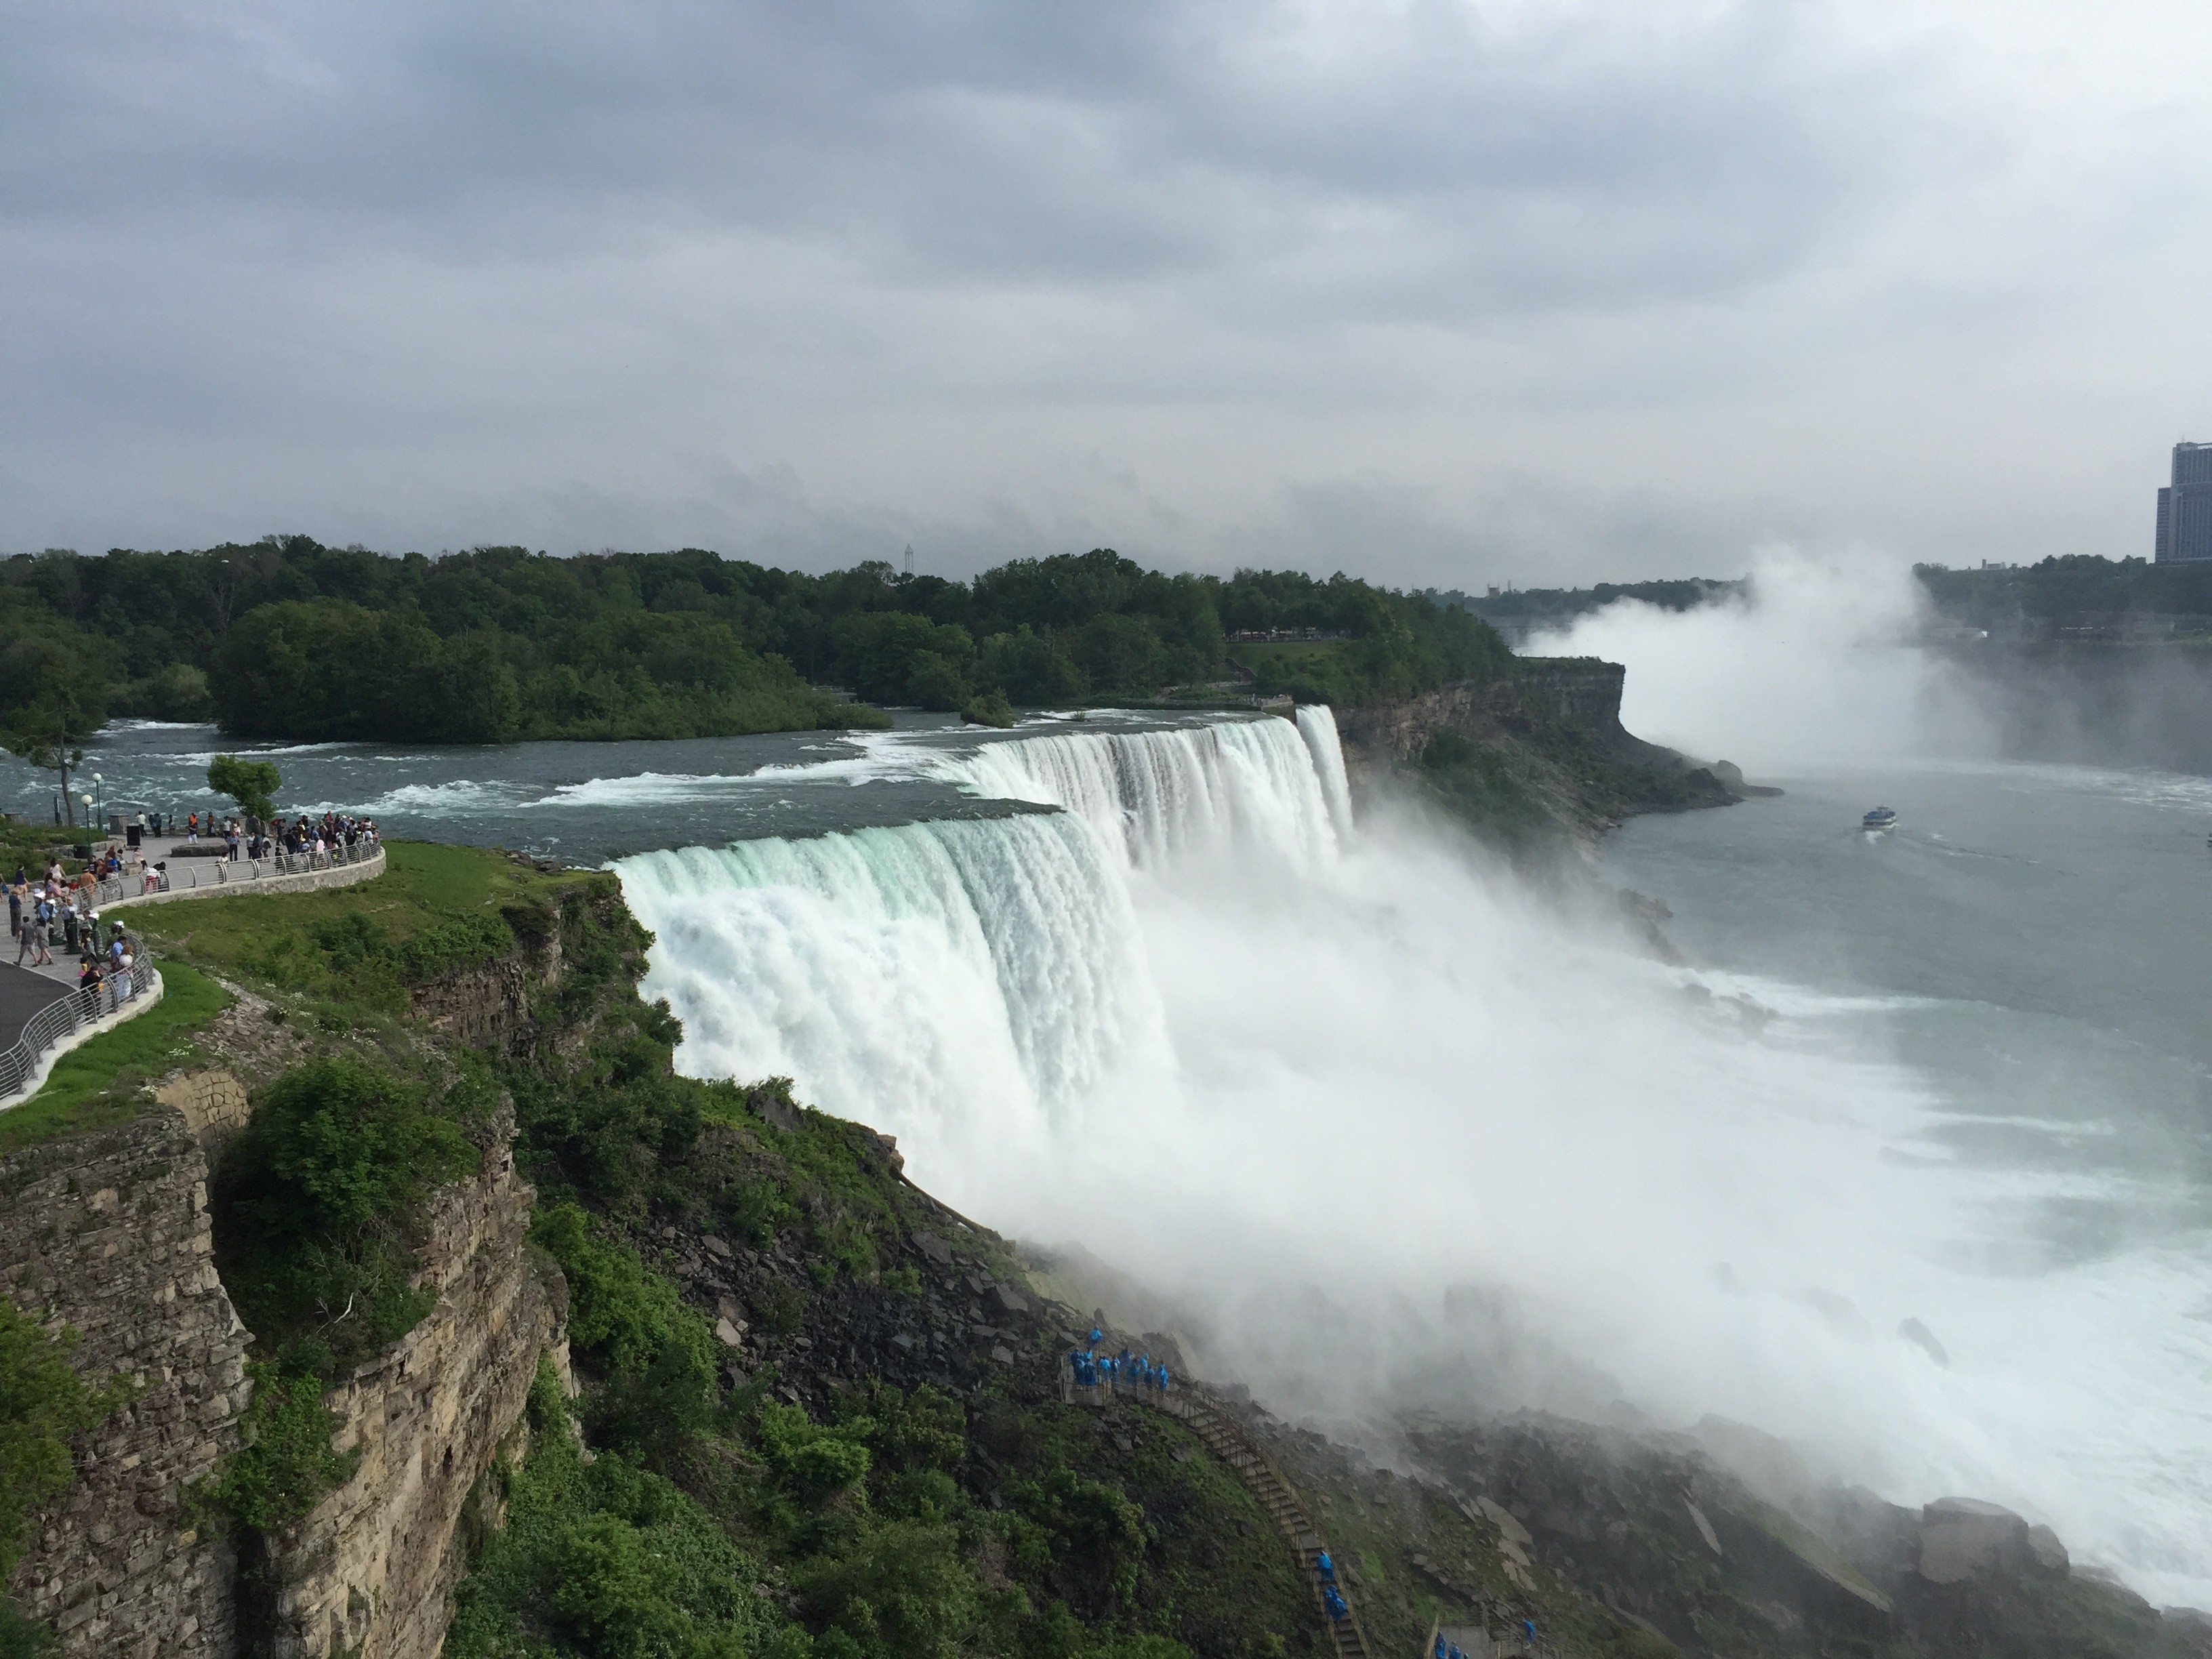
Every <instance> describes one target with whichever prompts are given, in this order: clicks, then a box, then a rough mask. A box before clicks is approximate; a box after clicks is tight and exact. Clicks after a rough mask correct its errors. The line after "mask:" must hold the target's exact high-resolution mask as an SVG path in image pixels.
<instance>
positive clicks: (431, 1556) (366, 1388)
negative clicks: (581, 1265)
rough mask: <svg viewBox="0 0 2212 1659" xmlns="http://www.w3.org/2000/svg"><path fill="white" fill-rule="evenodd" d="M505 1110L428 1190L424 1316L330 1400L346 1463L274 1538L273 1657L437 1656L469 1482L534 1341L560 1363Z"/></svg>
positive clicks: (519, 1391) (561, 1305)
mask: <svg viewBox="0 0 2212 1659" xmlns="http://www.w3.org/2000/svg"><path fill="white" fill-rule="evenodd" d="M512 1139H513V1120H512V1118H511V1117H507V1118H505V1119H502V1120H501V1122H500V1123H499V1124H498V1126H497V1127H496V1131H495V1135H494V1138H493V1141H492V1146H491V1150H490V1151H489V1152H487V1153H486V1155H485V1158H484V1169H483V1173H482V1174H481V1175H480V1176H477V1178H476V1179H474V1180H472V1181H468V1182H462V1183H460V1184H459V1185H458V1186H455V1187H452V1188H447V1190H446V1191H445V1192H443V1193H442V1194H440V1195H439V1199H438V1201H437V1207H436V1212H435V1215H434V1217H433V1218H432V1221H431V1225H430V1228H429V1239H428V1243H427V1244H426V1245H425V1246H424V1249H423V1258H424V1266H423V1278H422V1282H423V1284H424V1285H426V1286H428V1288H429V1289H431V1290H432V1291H435V1294H436V1296H437V1305H436V1307H435V1309H434V1310H433V1311H432V1312H431V1314H430V1316H428V1318H426V1319H425V1320H423V1322H422V1323H421V1324H419V1325H417V1326H416V1328H414V1329H413V1330H412V1331H410V1332H409V1333H408V1334H406V1335H405V1336H404V1337H403V1338H401V1339H400V1340H399V1342H398V1346H395V1347H393V1348H392V1349H391V1350H390V1351H389V1352H386V1353H385V1354H383V1355H381V1356H380V1357H379V1358H377V1359H376V1360H375V1361H374V1363H373V1364H368V1365H364V1366H362V1368H361V1369H360V1370H357V1371H356V1372H355V1373H354V1374H353V1376H351V1377H350V1378H349V1379H348V1380H347V1381H346V1382H345V1383H344V1384H343V1386H341V1387H340V1388H338V1389H334V1390H333V1391H332V1392H331V1395H329V1396H328V1399H327V1403H328V1404H330V1405H331V1407H333V1408H334V1409H335V1410H336V1411H337V1414H338V1417H339V1419H340V1421H341V1423H342V1424H343V1428H342V1429H341V1430H340V1431H339V1433H338V1436H337V1445H338V1446H339V1447H340V1448H341V1449H358V1450H359V1451H360V1453H361V1461H360V1462H359V1464H358V1465H357V1466H356V1468H355V1471H354V1474H353V1475H352V1478H351V1479H349V1480H348V1481H347V1482H346V1483H345V1485H344V1486H342V1487H340V1488H339V1489H338V1490H337V1492H333V1493H332V1494H331V1496H330V1497H329V1498H325V1500H324V1502H323V1503H322V1504H321V1505H320V1506H319V1508H317V1509H316V1510H315V1511H314V1513H313V1514H312V1515H310V1516H308V1517H307V1519H306V1520H305V1521H303V1522H300V1523H299V1524H298V1525H297V1526H295V1527H293V1528H289V1529H288V1530H287V1531H286V1532H284V1533H283V1534H281V1535H280V1536H278V1537H276V1538H274V1539H271V1540H270V1542H269V1565H270V1569H271V1570H272V1577H273V1579H274V1582H275V1583H276V1584H277V1585H278V1586H279V1587H280V1588H279V1589H278V1590H277V1593H276V1596H275V1598H274V1606H273V1607H271V1608H270V1609H269V1613H270V1618H269V1623H270V1628H269V1629H268V1630H267V1631H266V1632H256V1634H257V1635H259V1636H260V1637H262V1638H263V1639H264V1640H265V1644H266V1650H267V1651H268V1652H269V1653H270V1655H271V1656H272V1659H338V1656H345V1659H434V1656H435V1654H436V1653H437V1652H438V1650H439V1647H440V1644H441V1643H442V1642H443V1641H444V1639H445V1633H446V1622H447V1619H448V1618H449V1617H450V1616H451V1613H452V1603H451V1597H452V1594H453V1586H454V1585H455V1584H456V1583H459V1579H460V1577H461V1574H462V1572H463V1571H464V1570H465V1567H466V1565H467V1561H466V1553H465V1547H456V1546H457V1540H458V1539H459V1534H460V1528H461V1522H462V1516H463V1512H464V1510H465V1507H466V1505H467V1504H468V1500H469V1494H470V1492H471V1489H472V1488H473V1487H474V1486H475V1485H476V1483H477V1480H480V1479H481V1478H482V1477H483V1474H485V1472H486V1471H487V1470H489V1468H491V1465H492V1460H493V1458H494V1457H495V1455H497V1454H498V1452H499V1450H500V1448H501V1444H502V1443H503V1442H504V1441H505V1440H506V1439H507V1436H508V1435H509V1433H510V1431H513V1429H514V1427H515V1425H517V1423H518V1422H519V1421H520V1419H521V1417H522V1410H523V1406H524V1403H525V1401H526V1399H527V1398H528V1396H529V1393H530V1383H531V1378H532V1375H533V1373H534V1372H535V1370H536V1369H537V1364H538V1356H539V1355H540V1354H544V1353H548V1352H550V1353H551V1354H553V1355H554V1356H555V1361H556V1365H557V1367H558V1368H559V1369H560V1370H561V1371H562V1373H563V1375H565V1374H566V1371H567V1369H568V1346H567V1343H566V1340H564V1338H563V1335H562V1318H563V1316H564V1315H565V1313H566V1311H567V1305H568V1287H567V1286H566V1285H564V1284H563V1283H562V1279H561V1275H560V1273H559V1272H558V1270H557V1269H554V1268H552V1267H550V1264H546V1263H544V1262H543V1261H542V1258H541V1259H537V1260H533V1258H532V1255H531V1253H530V1252H529V1251H528V1250H527V1249H526V1248H525V1244H526V1239H527V1237H528V1234H529V1230H530V1211H531V1205H532V1200H533V1198H534V1196H535V1194H532V1191H531V1189H530V1188H529V1187H528V1186H526V1184H524V1183H523V1182H521V1181H520V1179H518V1178H517V1176H516V1175H515V1170H514V1158H513V1152H511V1150H510V1146H509V1143H510V1142H511V1140H512Z"/></svg>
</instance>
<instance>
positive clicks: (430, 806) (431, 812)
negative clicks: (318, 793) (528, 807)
mask: <svg viewBox="0 0 2212 1659" xmlns="http://www.w3.org/2000/svg"><path fill="white" fill-rule="evenodd" d="M529 793H530V792H529V789H528V787H526V786H523V785H518V784H512V783H501V782H478V781H475V780H473V779H471V778H456V779H454V780H453V781H452V782H450V783H403V784H401V785H400V786H399V787H398V788H397V789H391V790H387V791H386V792H385V793H383V794H381V795H379V796H378V797H377V798H376V799H374V800H371V801H367V802H362V801H349V800H324V801H317V802H315V803H314V804H313V805H308V806H299V807H294V808H292V809H291V810H292V811H296V812H351V813H355V814H357V815H358V816H361V817H372V818H373V817H379V816H382V815H388V814H390V813H393V812H411V813H415V814H417V815H419V816H421V817H437V816H440V815H441V814H444V813H448V812H450V813H453V814H455V815H456V816H463V815H465V814H467V813H470V812H474V811H483V809H485V808H487V807H503V806H513V805H520V804H523V803H524V802H525V799H526V797H527V795H528V794H529Z"/></svg>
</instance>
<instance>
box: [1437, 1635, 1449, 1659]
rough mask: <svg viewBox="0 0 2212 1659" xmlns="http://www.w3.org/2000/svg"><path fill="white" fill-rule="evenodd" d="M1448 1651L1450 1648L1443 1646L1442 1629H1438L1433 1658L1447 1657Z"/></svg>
mask: <svg viewBox="0 0 2212 1659" xmlns="http://www.w3.org/2000/svg"><path fill="white" fill-rule="evenodd" d="M1449 1651H1450V1650H1448V1649H1447V1648H1446V1647H1445V1646H1444V1638H1443V1632H1442V1631H1438V1632H1437V1651H1436V1656H1435V1659H1449Z"/></svg>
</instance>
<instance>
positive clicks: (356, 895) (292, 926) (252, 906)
mask: <svg viewBox="0 0 2212 1659" xmlns="http://www.w3.org/2000/svg"><path fill="white" fill-rule="evenodd" d="M384 850H385V857H386V864H385V872H384V873H383V874H382V875H380V876H378V877H376V878H374V879H373V880H371V881H368V882H364V883H362V884H360V885H358V886H355V887H333V888H330V889H327V890H324V891H322V892H316V893H267V894H258V895H241V896H237V897H232V896H228V895H225V896H222V897H219V898H209V899H186V900H184V901H181V902H178V903H174V904H151V905H147V906H145V907H143V908H139V909H136V910H134V911H132V912H131V925H132V926H133V927H136V928H137V930H138V931H139V932H140V933H143V934H144V935H145V936H146V939H147V941H148V943H149V945H152V946H153V947H154V948H155V949H156V950H158V951H161V953H162V954H163V955H164V956H169V955H182V956H185V957H189V958H190V959H191V961H192V962H194V963H197V964H198V965H199V966H201V967H203V968H207V969H212V970H214V971H215V972H216V973H220V974H223V975H226V976H228V975H234V974H239V973H246V974H252V975H253V976H254V977H257V978H259V977H264V975H259V974H258V973H255V970H254V963H256V962H257V961H258V960H259V959H260V958H261V957H264V955H265V954H266V952H267V948H268V946H269V945H270V941H271V940H272V939H276V937H278V936H280V935H283V934H289V933H300V932H302V931H305V930H309V929H312V928H313V927H315V926H316V924H318V923H323V922H331V921H337V920H338V919H339V918H341V917H349V916H367V917H368V918H370V919H371V920H373V921H375V922H377V923H378V924H379V925H380V926H381V927H383V928H384V929H385V930H386V932H387V933H389V934H390V935H391V936H392V939H394V940H396V941H398V942H402V943H404V941H406V940H407V939H410V938H412V937H413V936H414V935H415V934H416V933H422V931H424V930H425V929H427V928H430V927H439V926H441V925H443V924H445V923H447V922H452V921H459V920H462V919H464V918H466V917H470V916H475V915H483V914H485V913H486V912H489V913H490V914H492V915H497V914H498V913H499V910H500V908H501V906H504V905H509V904H514V903H518V902H520V903H529V902H532V901H535V900H543V899H545V898H548V897H550V895H552V894H553V893H555V892H556V891H558V890H560V888H561V887H562V885H563V884H564V878H561V877H556V876H547V875H541V874H539V873H538V872H537V871H535V870H532V869H531V868H529V867H528V866H524V865H520V864H515V863H513V862H512V861H510V860H508V859H507V858H506V857H505V856H503V855H502V854H499V853H495V852H493V851H492V850H490V849H489V848H482V847H447V846H441V845H438V844H435V843H433V842H419V841H388V842H385V843H384ZM574 880H575V878H574V875H573V874H572V875H570V876H568V877H567V878H565V883H566V884H574Z"/></svg>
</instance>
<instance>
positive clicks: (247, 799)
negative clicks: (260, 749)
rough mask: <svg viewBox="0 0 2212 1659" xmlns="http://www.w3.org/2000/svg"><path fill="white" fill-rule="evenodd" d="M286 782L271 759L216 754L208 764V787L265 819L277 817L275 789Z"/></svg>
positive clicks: (242, 808) (246, 811)
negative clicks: (242, 758) (243, 758)
mask: <svg viewBox="0 0 2212 1659" xmlns="http://www.w3.org/2000/svg"><path fill="white" fill-rule="evenodd" d="M283 781H284V780H283V778H282V777H280V776H278V775H277V772H276V767H275V765H273V764H272V763H270V762H268V761H249V760H240V759H239V757H237V756H235V755H217V756H216V757H215V758H214V759H213V760H211V761H210V762H209V763H208V787H209V788H210V789H212V790H214V791H215V792H216V793H217V794H218V795H228V796H229V797H230V798H231V799H233V800H234V801H236V802H237V803H238V806H239V810H240V811H242V812H244V813H245V814H246V816H247V817H256V818H260V819H262V820H264V822H265V821H267V820H268V819H270V818H273V817H276V790H277V787H278V786H279V785H280V784H282V783H283Z"/></svg>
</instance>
